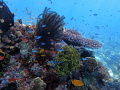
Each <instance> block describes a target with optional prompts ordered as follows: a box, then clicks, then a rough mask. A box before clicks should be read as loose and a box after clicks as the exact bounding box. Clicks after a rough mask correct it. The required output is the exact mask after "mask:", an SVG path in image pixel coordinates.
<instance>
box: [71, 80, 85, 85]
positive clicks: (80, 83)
mask: <svg viewBox="0 0 120 90" xmlns="http://www.w3.org/2000/svg"><path fill="white" fill-rule="evenodd" d="M72 84H73V85H75V86H83V85H84V83H83V82H81V81H80V80H73V81H72Z"/></svg>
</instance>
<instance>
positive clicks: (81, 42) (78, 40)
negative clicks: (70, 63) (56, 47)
mask: <svg viewBox="0 0 120 90" xmlns="http://www.w3.org/2000/svg"><path fill="white" fill-rule="evenodd" d="M62 39H63V40H64V41H65V42H66V43H67V44H68V45H73V46H80V47H86V48H92V49H97V48H100V47H101V46H102V45H101V44H100V43H99V42H98V41H96V40H92V39H88V38H84V37H82V36H81V34H79V33H78V32H76V31H75V30H73V29H64V31H63V36H62Z"/></svg>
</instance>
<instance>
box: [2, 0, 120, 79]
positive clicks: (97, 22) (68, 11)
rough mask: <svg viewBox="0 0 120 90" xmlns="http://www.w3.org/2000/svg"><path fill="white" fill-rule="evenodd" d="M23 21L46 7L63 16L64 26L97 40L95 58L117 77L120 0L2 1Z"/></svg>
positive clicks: (33, 18) (30, 18) (33, 16)
mask: <svg viewBox="0 0 120 90" xmlns="http://www.w3.org/2000/svg"><path fill="white" fill-rule="evenodd" d="M4 1H5V3H6V4H7V5H8V7H9V8H10V10H11V12H13V13H15V20H17V19H22V20H23V24H27V25H28V24H31V23H33V22H34V24H35V23H36V18H37V16H38V15H39V14H41V13H42V11H43V10H44V8H45V7H48V8H51V10H52V11H55V12H57V13H58V14H59V15H64V16H65V20H64V21H65V23H66V25H65V26H64V27H65V28H67V29H75V30H77V31H78V32H79V33H81V34H82V36H84V37H86V38H90V39H94V40H98V41H99V42H101V43H102V44H103V46H102V48H100V49H95V50H93V49H92V50H93V51H95V56H96V58H97V60H99V61H102V62H103V63H104V65H105V66H106V67H107V68H108V69H109V72H110V75H111V76H113V77H116V78H120V72H119V71H118V69H117V67H118V65H119V64H120V0H4Z"/></svg>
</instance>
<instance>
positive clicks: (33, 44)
mask: <svg viewBox="0 0 120 90" xmlns="http://www.w3.org/2000/svg"><path fill="white" fill-rule="evenodd" d="M49 10H50V9H49V8H47V7H46V8H45V10H44V11H43V13H42V14H40V15H39V16H38V20H37V24H36V25H24V24H22V20H18V21H17V22H13V21H14V15H13V14H12V13H11V12H10V10H9V8H8V7H7V5H6V4H5V3H4V2H3V1H2V0H0V20H1V22H0V30H1V33H0V40H1V41H0V89H1V90H113V89H114V88H111V87H109V86H108V85H107V83H106V82H108V81H109V78H110V76H109V73H108V70H107V69H106V68H105V67H104V66H103V64H102V63H101V62H98V61H96V59H95V56H94V53H93V51H89V50H87V48H92V49H98V48H100V47H101V46H102V45H101V43H99V42H98V41H95V40H92V39H88V38H84V37H82V35H81V34H80V33H78V32H77V31H75V30H74V29H64V24H65V22H64V18H65V17H64V16H60V15H58V13H56V12H54V11H49ZM71 45H72V47H71ZM74 46H77V47H78V48H77V49H76V48H75V47H74ZM119 89H120V88H119ZM119 89H117V90H119Z"/></svg>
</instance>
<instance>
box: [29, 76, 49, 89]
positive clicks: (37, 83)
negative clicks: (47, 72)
mask: <svg viewBox="0 0 120 90" xmlns="http://www.w3.org/2000/svg"><path fill="white" fill-rule="evenodd" d="M45 88H46V83H44V81H43V80H41V78H39V77H36V78H35V79H34V80H33V88H32V89H30V90H45ZM47 90H49V89H47Z"/></svg>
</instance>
